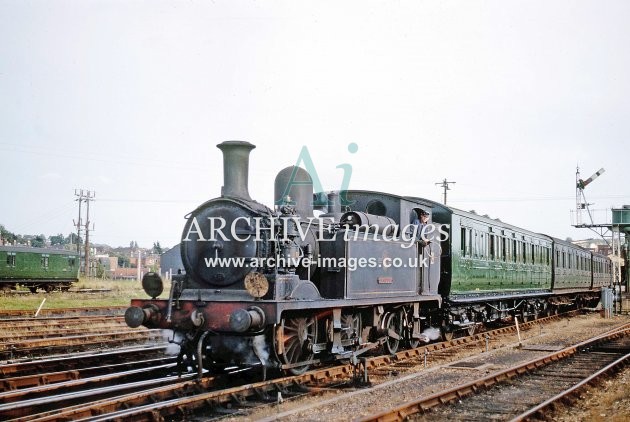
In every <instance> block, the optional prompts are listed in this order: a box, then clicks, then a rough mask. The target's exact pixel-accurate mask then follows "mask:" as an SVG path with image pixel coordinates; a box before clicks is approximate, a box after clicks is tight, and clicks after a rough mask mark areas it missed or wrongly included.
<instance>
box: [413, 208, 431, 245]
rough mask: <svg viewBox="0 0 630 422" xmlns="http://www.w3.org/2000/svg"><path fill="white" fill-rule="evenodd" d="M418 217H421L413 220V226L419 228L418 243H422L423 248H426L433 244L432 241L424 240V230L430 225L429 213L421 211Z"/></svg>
mask: <svg viewBox="0 0 630 422" xmlns="http://www.w3.org/2000/svg"><path fill="white" fill-rule="evenodd" d="M418 216H419V218H416V219H415V220H413V223H411V224H414V225H416V226H418V232H417V236H418V242H419V243H420V246H421V247H425V246H427V245H428V244H429V243H431V241H429V240H424V239H423V238H422V230H423V229H424V228H425V227H426V225H427V224H428V223H429V213H428V212H426V211H425V210H419V211H418Z"/></svg>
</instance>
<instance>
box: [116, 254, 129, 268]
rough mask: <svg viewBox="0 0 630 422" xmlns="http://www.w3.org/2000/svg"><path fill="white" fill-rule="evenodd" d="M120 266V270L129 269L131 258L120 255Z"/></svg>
mask: <svg viewBox="0 0 630 422" xmlns="http://www.w3.org/2000/svg"><path fill="white" fill-rule="evenodd" d="M118 266H119V267H120V268H129V267H130V265H129V258H128V257H126V256H124V255H118Z"/></svg>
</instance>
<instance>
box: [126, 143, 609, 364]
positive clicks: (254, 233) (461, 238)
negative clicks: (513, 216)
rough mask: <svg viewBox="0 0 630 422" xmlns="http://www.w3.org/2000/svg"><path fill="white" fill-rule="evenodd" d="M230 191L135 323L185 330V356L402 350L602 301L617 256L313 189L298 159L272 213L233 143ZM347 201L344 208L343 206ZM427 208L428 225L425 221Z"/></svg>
mask: <svg viewBox="0 0 630 422" xmlns="http://www.w3.org/2000/svg"><path fill="white" fill-rule="evenodd" d="M218 148H219V149H220V150H221V151H222V153H223V168H224V186H223V188H222V192H221V196H220V197H218V198H215V199H211V200H209V201H207V202H205V203H204V204H202V205H200V206H199V207H198V208H197V209H195V210H194V211H193V212H192V213H190V214H189V215H188V216H187V222H186V224H185V227H184V230H183V233H182V242H181V258H182V262H183V265H184V269H185V274H182V275H178V276H174V277H173V281H172V283H171V289H170V293H169V297H168V299H158V298H157V297H158V296H160V294H161V293H162V291H163V283H162V280H161V279H160V277H159V276H158V275H157V274H154V273H149V274H147V275H146V276H145V277H144V278H143V280H142V285H143V288H144V290H145V292H146V293H147V294H148V295H149V296H150V297H151V299H134V300H132V301H131V307H129V308H128V309H127V311H126V313H125V320H126V322H127V324H128V325H129V326H130V327H138V326H140V325H144V326H146V327H149V328H164V329H171V330H173V331H174V336H173V341H174V342H176V343H179V344H180V346H181V349H180V350H181V351H180V362H182V363H186V365H188V366H191V367H195V368H197V370H198V371H199V373H200V374H201V372H202V370H203V368H206V369H210V370H213V371H219V370H222V369H225V368H227V367H230V366H234V365H237V366H258V367H262V368H275V369H279V370H281V371H284V372H288V373H293V374H299V373H303V372H304V371H306V370H307V369H308V368H309V367H310V366H311V365H313V364H317V363H319V362H324V361H331V360H336V359H354V360H356V359H357V357H358V356H360V355H361V354H363V353H366V352H368V351H370V350H372V349H382V350H383V351H385V352H387V353H395V352H396V351H397V350H398V349H399V348H401V347H412V348H413V347H417V346H418V345H420V344H421V343H427V342H430V341H432V340H435V339H437V337H439V336H442V337H445V338H447V339H448V338H451V337H452V336H453V335H455V334H457V333H461V332H464V333H466V332H467V333H473V332H474V331H475V330H476V329H477V328H478V327H479V326H480V325H482V324H484V323H488V322H492V321H497V320H505V319H510V318H514V317H518V318H519V319H520V320H528V319H530V318H537V317H539V316H542V315H547V314H550V313H555V312H558V311H559V310H560V309H562V308H564V307H581V306H592V305H593V304H595V303H597V301H598V300H599V290H600V288H601V287H602V286H607V285H609V284H611V281H612V280H611V279H612V276H611V263H610V261H609V260H608V259H607V258H606V257H605V256H602V255H598V254H595V253H592V252H590V251H588V250H585V249H582V248H580V247H577V246H575V245H572V244H571V243H568V242H564V241H561V240H559V239H556V238H553V237H550V236H547V235H543V234H538V233H533V232H530V231H527V230H524V229H521V228H518V227H515V226H512V225H509V224H505V223H503V222H501V221H500V220H498V219H491V218H489V217H487V216H480V215H477V214H475V213H473V212H464V211H461V210H457V209H455V208H451V207H447V206H444V205H441V204H439V203H436V202H433V201H430V200H427V199H422V198H418V197H408V196H397V195H392V194H388V193H380V192H372V191H362V190H348V191H341V192H331V193H329V194H327V195H326V194H322V193H315V194H314V192H313V183H312V179H311V177H310V175H309V174H308V172H306V171H305V170H304V169H302V168H300V167H295V166H293V167H287V168H285V169H283V170H282V171H280V172H279V173H278V175H277V176H276V179H275V186H274V187H275V195H274V196H275V201H274V202H275V203H274V207H273V208H269V207H267V206H265V205H263V204H261V203H258V202H256V201H254V200H252V199H251V198H250V196H249V192H248V187H247V185H248V167H249V155H250V152H251V150H252V149H254V148H255V146H254V145H252V144H250V143H247V142H240V141H228V142H224V143H221V144H219V145H218ZM342 202H344V203H343V204H342ZM422 213H428V214H429V221H428V223H427V224H423V225H422V224H418V221H417V220H418V219H419V215H420V214H422Z"/></svg>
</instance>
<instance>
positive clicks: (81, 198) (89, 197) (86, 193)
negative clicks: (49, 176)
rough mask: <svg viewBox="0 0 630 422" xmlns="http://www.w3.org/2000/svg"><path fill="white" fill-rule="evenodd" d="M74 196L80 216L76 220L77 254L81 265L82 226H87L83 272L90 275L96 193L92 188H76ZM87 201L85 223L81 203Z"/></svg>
mask: <svg viewBox="0 0 630 422" xmlns="http://www.w3.org/2000/svg"><path fill="white" fill-rule="evenodd" d="M74 196H76V197H77V199H76V201H78V202H79V218H78V220H77V222H76V224H75V225H76V226H77V254H78V255H79V267H80V266H81V242H80V240H79V239H80V238H81V227H85V256H84V264H83V265H84V267H83V270H84V271H83V272H84V274H85V276H86V277H87V276H89V275H90V201H93V200H94V197H95V196H96V193H95V192H93V191H90V190H83V189H75V190H74ZM82 202H85V203H86V217H85V224H82V223H81V203H82Z"/></svg>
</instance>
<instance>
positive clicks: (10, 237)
mask: <svg viewBox="0 0 630 422" xmlns="http://www.w3.org/2000/svg"><path fill="white" fill-rule="evenodd" d="M0 239H2V240H4V241H5V242H6V243H13V242H14V241H15V240H17V236H16V235H15V234H13V233H11V232H10V231H8V230H7V229H6V228H5V227H4V226H3V225H2V224H0Z"/></svg>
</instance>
